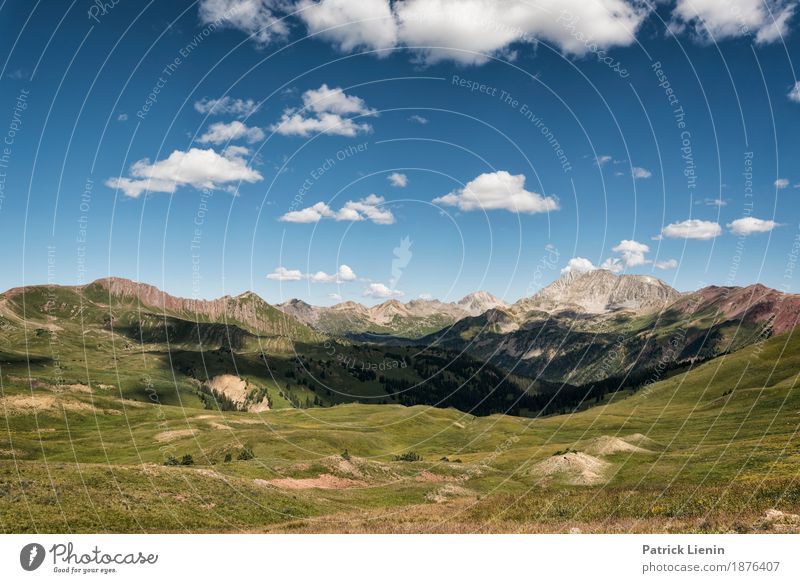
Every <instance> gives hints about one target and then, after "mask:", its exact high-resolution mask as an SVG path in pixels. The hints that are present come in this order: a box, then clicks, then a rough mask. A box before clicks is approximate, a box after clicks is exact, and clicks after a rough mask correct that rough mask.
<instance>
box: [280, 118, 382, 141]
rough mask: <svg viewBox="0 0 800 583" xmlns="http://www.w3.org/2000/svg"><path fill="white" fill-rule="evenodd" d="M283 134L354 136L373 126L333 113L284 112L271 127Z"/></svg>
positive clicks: (369, 129) (367, 130)
mask: <svg viewBox="0 0 800 583" xmlns="http://www.w3.org/2000/svg"><path fill="white" fill-rule="evenodd" d="M270 129H271V130H272V131H274V132H277V133H279V134H281V135H283V136H302V137H307V136H309V135H311V134H323V133H325V134H331V135H337V136H346V137H348V138H352V137H354V136H356V135H358V134H361V133H368V132H369V131H371V130H372V126H370V125H369V124H366V123H356V122H354V121H353V120H352V119H347V118H343V117H341V116H339V115H336V114H333V113H323V114H320V115H318V116H315V117H304V116H303V115H301V114H299V113H284V114H283V116H282V117H281V119H280V121H279V122H278V123H276V124H273V125H272V126H271V128H270Z"/></svg>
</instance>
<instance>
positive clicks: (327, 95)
mask: <svg viewBox="0 0 800 583" xmlns="http://www.w3.org/2000/svg"><path fill="white" fill-rule="evenodd" d="M373 115H377V112H376V111H375V110H374V109H370V108H368V107H367V105H366V104H365V103H364V100H363V99H361V98H360V97H356V96H355V95H347V94H345V92H344V91H342V89H341V88H340V87H334V88H330V87H328V86H327V85H326V84H322V85H321V86H320V87H319V89H309V90H308V91H306V92H305V93H303V107H302V108H301V109H297V108H288V109H285V110H284V111H283V115H282V116H281V119H280V120H279V121H278V122H277V123H275V124H273V125H272V127H271V129H272V130H273V131H275V132H277V133H279V134H281V135H284V136H304V137H305V136H308V135H311V134H318V133H328V134H335V135H339V136H347V137H353V136H355V135H357V134H359V133H368V132H371V131H372V126H370V125H369V124H368V123H359V122H356V121H354V120H353V119H352V118H351V117H346V116H373Z"/></svg>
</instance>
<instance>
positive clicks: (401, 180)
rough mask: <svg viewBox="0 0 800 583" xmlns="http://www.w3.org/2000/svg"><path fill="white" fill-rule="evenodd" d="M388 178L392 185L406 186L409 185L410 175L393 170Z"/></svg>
mask: <svg viewBox="0 0 800 583" xmlns="http://www.w3.org/2000/svg"><path fill="white" fill-rule="evenodd" d="M386 179H387V180H388V181H389V183H390V184H391V185H392V186H396V187H397V188H405V187H406V186H408V176H406V175H405V174H401V173H399V172H392V173H391V174H389V176H387V177H386Z"/></svg>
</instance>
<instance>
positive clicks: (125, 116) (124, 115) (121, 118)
mask: <svg viewBox="0 0 800 583" xmlns="http://www.w3.org/2000/svg"><path fill="white" fill-rule="evenodd" d="M117 121H128V114H127V113H120V114H119V115H118V116H117Z"/></svg>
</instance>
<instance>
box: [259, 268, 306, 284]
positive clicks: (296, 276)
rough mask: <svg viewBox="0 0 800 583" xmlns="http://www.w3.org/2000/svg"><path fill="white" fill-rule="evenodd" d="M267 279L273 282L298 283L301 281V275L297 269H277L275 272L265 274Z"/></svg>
mask: <svg viewBox="0 0 800 583" xmlns="http://www.w3.org/2000/svg"><path fill="white" fill-rule="evenodd" d="M267 279H271V280H274V281H300V280H301V279H303V273H302V272H301V271H300V270H299V269H286V268H285V267H277V268H276V269H275V271H273V272H272V273H268V274H267Z"/></svg>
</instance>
